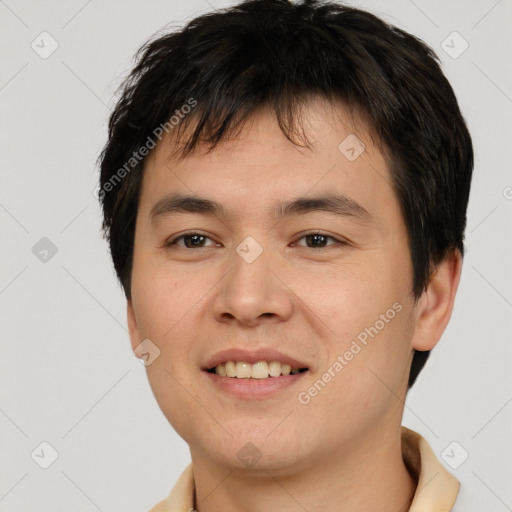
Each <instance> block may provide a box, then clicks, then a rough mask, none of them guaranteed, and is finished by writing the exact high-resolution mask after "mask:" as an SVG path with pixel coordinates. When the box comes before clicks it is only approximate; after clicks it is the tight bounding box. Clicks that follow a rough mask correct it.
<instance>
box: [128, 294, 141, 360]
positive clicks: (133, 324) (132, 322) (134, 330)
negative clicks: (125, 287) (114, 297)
mask: <svg viewBox="0 0 512 512" xmlns="http://www.w3.org/2000/svg"><path fill="white" fill-rule="evenodd" d="M126 313H127V314H126V316H127V319H128V331H129V333H130V342H131V345H132V351H133V352H134V353H135V349H136V348H137V347H138V346H139V345H140V343H141V341H142V340H141V339H140V333H139V329H138V327H137V318H136V317H135V311H134V310H133V304H132V301H131V299H129V300H128V302H127V312H126ZM135 355H136V356H137V357H138V358H139V359H140V356H139V355H137V354H136V353H135Z"/></svg>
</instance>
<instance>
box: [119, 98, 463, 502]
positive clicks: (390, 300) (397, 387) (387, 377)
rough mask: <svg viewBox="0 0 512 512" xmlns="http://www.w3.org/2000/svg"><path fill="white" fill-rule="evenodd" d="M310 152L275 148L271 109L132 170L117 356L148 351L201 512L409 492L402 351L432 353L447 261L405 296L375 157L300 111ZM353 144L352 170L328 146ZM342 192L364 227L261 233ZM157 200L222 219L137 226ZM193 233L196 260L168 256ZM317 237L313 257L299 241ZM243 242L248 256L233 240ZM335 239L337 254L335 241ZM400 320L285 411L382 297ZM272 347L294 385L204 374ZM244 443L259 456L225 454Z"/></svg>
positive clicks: (441, 317)
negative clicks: (206, 201)
mask: <svg viewBox="0 0 512 512" xmlns="http://www.w3.org/2000/svg"><path fill="white" fill-rule="evenodd" d="M304 113H305V119H306V120H307V123H306V125H305V130H306V134H307V136H308V139H309V140H310V141H311V142H312V148H311V149H308V148H300V147H297V146H294V145H293V144H292V143H291V142H290V141H288V140H287V139H286V138H285V136H284V135H283V133H282V132H281V130H280V129H279V127H278V125H277V123H276V120H275V118H274V117H273V115H272V114H271V112H270V110H268V109H266V108H262V109H260V110H258V111H257V112H256V113H255V114H254V115H253V116H252V117H251V119H250V121H249V122H247V123H246V124H245V125H244V127H243V129H242V131H241V132H240V133H239V134H238V135H237V136H236V137H234V138H231V139H230V140H225V141H223V142H221V144H220V145H219V146H217V148H216V149H215V150H213V151H212V152H211V153H210V154H207V153H206V150H205V149H204V148H201V149H200V150H197V151H196V152H194V153H193V154H192V155H189V156H187V157H186V158H185V159H183V160H178V159H176V158H171V157H170V156H169V155H170V153H169V150H170V148H172V147H173V146H172V145H173V140H172V138H168V139H164V140H162V141H161V142H160V143H159V144H158V145H157V147H156V148H155V149H154V150H153V151H152V153H151V154H150V155H149V156H148V158H147V160H146V162H145V169H144V178H143V184H142V191H141V195H140V202H139V210H138V215H137V221H136V229H135V244H134V260H133V272H132V297H131V300H129V301H128V325H129V330H130V338H131V345H132V349H133V350H136V348H137V346H138V345H139V344H140V343H141V341H142V340H144V339H147V338H148V339H150V340H151V341H152V342H153V343H154V344H155V345H157V346H158V348H159V349H160V351H161V353H160V357H158V358H157V359H156V360H155V361H154V362H153V363H152V364H151V365H149V366H147V367H146V370H147V376H148V380H149V382H150V385H151V388H152V390H153V393H154V395H155V398H156V400H157V402H158V404H159V406H160V408H161V410H162V411H163V413H164V415H165V416H166V418H167V419H168V421H169V422H170V423H171V425H172V426H173V427H174V429H175V430H176V431H177V433H178V434H179V435H180V436H181V437H182V438H183V439H184V440H185V441H186V442H187V443H188V445H189V447H190V453H191V457H192V462H193V467H194V478H195V485H196V503H195V507H196V509H197V510H199V511H200V512H210V511H218V510H224V511H226V512H229V511H235V510H246V511H260V510H263V509H270V508H271V509H272V510H282V511H292V510H294V511H295V510H303V509H305V510H308V511H309V512H315V511H320V510H322V511H325V510H337V511H340V512H343V511H353V510H358V511H361V512H363V511H373V510H375V509H376V507H378V509H379V510H382V511H385V510H389V511H390V512H395V511H399V510H408V506H409V505H410V502H411V500H412V497H413V494H414V492H415V488H416V482H415V481H414V479H413V478H412V477H411V476H410V475H409V473H408V471H407V469H406V467H405V465H404V463H403V461H402V457H401V447H400V425H401V420H402V415H403V407H404V404H403V402H404V400H405V396H406V391H407V378H408V373H409V368H410V364H411V360H412V355H413V349H417V350H430V349H432V348H433V347H434V346H435V345H436V343H437V342H438V341H439V338H440V337H441V334H442V332H443V331H444V329H445V327H446V325H447V323H448V321H449V318H450V315H451V312H452V308H453V302H454V297H455V293H456V290H457V286H458V283H459V278H460V272H461V258H460V254H459V253H458V252H457V251H454V252H453V253H451V254H450V255H449V256H448V257H447V258H446V260H445V261H444V262H442V263H441V264H440V265H439V266H438V268H437V271H436V272H435V273H434V275H433V277H432V279H431V281H430V284H429V286H428V288H427V290H426V291H425V292H424V293H423V295H422V296H421V298H420V299H419V301H417V302H415V301H414V297H413V295H412V293H411V290H412V282H413V273H412V263H411V259H410V252H409V247H408V236H407V230H406V227H405V223H404V219H403V217H402V214H401V210H400V207H399V203H398V200H397V198H396V196H395V193H394V191H393V189H392V187H391V179H390V174H389V169H388V168H387V165H386V161H385V159H384V155H383V154H382V152H381V151H380V150H379V149H378V147H377V146H376V145H374V144H373V142H372V138H371V137H370V131H369V129H368V127H367V126H366V125H365V124H364V122H362V121H361V122H358V123H355V124H354V120H353V119H352V118H351V117H350V115H349V112H348V110H347V109H346V108H345V107H344V106H343V105H342V104H338V103H336V104H335V105H334V108H333V104H331V103H327V102H326V101H323V100H320V99H316V100H310V102H309V103H308V104H307V105H306V107H305V110H304ZM349 134H356V135H357V137H358V138H359V139H360V140H361V141H362V142H363V143H364V145H365V147H366V149H365V151H364V152H363V153H362V154H361V155H360V156H359V157H358V158H357V159H356V160H354V161H349V160H348V159H347V158H346V157H345V156H344V155H343V154H342V153H341V152H340V151H339V149H338V145H339V144H340V142H341V141H343V140H344V139H345V138H346V137H347V136H348V135H349ZM325 191H328V192H332V191H335V192H338V193H343V194H345V195H347V196H349V197H350V198H352V199H354V200H356V201H357V202H358V203H360V204H361V205H363V206H364V207H365V208H366V209H367V210H368V212H369V213H370V214H371V216H372V218H373V221H372V223H370V224H367V225H366V224H363V223H361V222H358V221H356V220H354V219H352V218H351V217H347V216H336V215H334V214H332V213H327V212H312V213H307V214H305V215H299V216H296V217H290V218H285V219H282V220H280V221H279V222H278V221H276V218H275V217H273V216H272V214H271V213H270V211H271V209H272V207H273V205H274V203H275V202H276V201H278V200H287V199H292V198H295V197H298V196H302V195H308V196H310V195H316V194H320V193H321V192H325ZM171 192H181V193H184V194H193V195H194V194H195V195H198V196H201V197H207V198H210V199H213V200H216V201H218V202H220V203H222V204H223V205H224V207H225V208H226V210H227V211H228V213H229V215H228V216H227V217H225V218H217V217H207V216H202V215H199V214H190V213H179V214H173V215H172V216H167V217H161V218H159V219H158V222H155V223H152V222H150V218H149V214H150V211H151V209H152V207H153V206H154V205H155V204H156V202H157V201H158V200H159V199H161V198H163V197H164V196H166V195H167V194H168V193H171ZM189 230H192V231H196V230H197V231H199V232H200V234H203V235H206V236H208V237H209V238H206V239H205V240H204V242H203V243H202V244H200V245H199V248H197V247H193V246H192V248H190V247H191V246H190V245H189V248H187V246H186V245H185V243H184V242H186V240H183V239H182V240H181V241H177V245H173V246H170V247H167V248H166V247H165V242H166V241H168V240H170V239H171V237H173V236H175V235H179V234H180V233H184V232H186V231H189ZM315 230H322V231H323V232H325V233H326V234H327V235H328V236H332V237H333V238H334V239H325V240H324V246H320V247H324V248H317V247H316V246H315V245H314V240H313V241H311V239H309V241H308V237H306V238H304V234H305V233H310V232H312V231H313V232H314V231H315ZM248 236H252V237H253V238H254V239H255V240H257V242H258V243H259V244H260V245H261V246H262V248H263V252H262V254H261V255H260V256H259V257H258V258H257V259H256V260H255V261H253V262H252V263H250V264H249V263H247V262H246V261H245V260H244V259H242V258H241V257H240V256H239V255H238V253H237V252H236V248H237V246H238V245H239V244H240V243H241V242H242V241H243V240H244V239H245V238H246V237H248ZM336 240H341V241H345V242H346V244H345V245H338V244H336ZM397 302H398V303H400V305H401V306H402V309H401V311H400V312H399V313H397V314H396V316H395V317H394V318H393V319H392V320H390V321H389V322H388V323H386V324H385V327H384V328H383V329H382V330H380V331H379V333H378V335H377V336H375V337H374V338H373V339H371V338H370V339H369V341H368V344H367V345H366V346H364V348H363V349H362V350H361V351H360V352H359V353H358V354H357V355H355V356H354V358H353V359H352V360H351V361H349V362H348V364H346V366H344V368H343V370H342V371H340V372H339V373H337V374H336V377H334V378H333V379H332V380H331V381H330V382H329V383H328V384H327V385H326V386H325V388H324V389H322V390H321V392H319V393H318V394H317V395H316V396H314V397H313V398H311V400H310V401H309V403H308V404H302V403H300V402H299V400H298V399H297V395H298V393H299V392H301V391H305V390H307V389H308V388H309V387H310V386H311V385H312V384H313V383H314V382H315V381H317V380H318V379H319V378H321V376H322V374H323V373H325V372H326V371H327V370H328V368H329V367H332V365H333V363H334V362H335V361H336V360H337V356H338V355H343V354H344V353H345V352H346V350H348V349H349V348H350V346H351V343H352V342H353V340H354V339H355V338H356V336H357V335H358V334H359V333H360V332H361V331H363V330H364V329H365V328H367V327H369V326H373V325H375V322H376V321H377V320H379V318H380V316H379V315H381V314H383V313H385V312H386V311H387V310H388V309H390V308H391V307H392V305H393V304H394V303H397ZM233 347H242V348H249V349H255V348H259V347H274V348H277V349H278V350H280V351H282V352H284V353H286V354H289V355H291V356H293V357H295V358H296V359H298V360H300V361H304V362H306V363H307V365H308V367H309V372H308V373H307V374H306V375H304V376H303V377H302V378H301V382H300V384H299V385H294V386H292V387H288V388H286V389H284V390H281V391H279V392H278V393H276V394H275V395H273V396H271V397H269V398H267V399H263V400H242V399H239V398H235V397H233V396H231V395H227V394H224V393H221V392H220V391H219V390H218V389H216V388H215V387H214V386H213V385H212V384H211V383H210V382H209V379H208V378H207V377H206V376H205V375H204V373H203V372H202V370H201V369H200V368H201V365H203V364H204V363H205V362H206V360H207V359H208V358H209V357H211V356H212V355H213V354H215V353H216V352H218V351H219V350H222V349H226V348H233ZM248 442H250V443H252V444H253V445H254V446H256V447H257V450H258V451H259V453H261V458H260V459H259V460H258V462H257V463H256V464H255V465H254V466H251V467H248V466H246V465H244V464H243V463H242V461H241V460H240V459H239V458H238V457H237V453H238V452H239V450H240V449H241V448H242V447H244V445H246V443H248Z"/></svg>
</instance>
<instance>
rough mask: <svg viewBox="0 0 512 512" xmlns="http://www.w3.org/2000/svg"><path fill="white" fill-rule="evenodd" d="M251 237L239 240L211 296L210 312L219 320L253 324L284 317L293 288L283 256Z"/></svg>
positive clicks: (291, 303)
mask: <svg viewBox="0 0 512 512" xmlns="http://www.w3.org/2000/svg"><path fill="white" fill-rule="evenodd" d="M256 244H257V243H255V241H254V239H252V240H251V239H249V242H248V243H246V244H244V243H242V244H240V246H239V247H238V248H237V251H234V252H233V254H232V256H231V258H230V259H229V260H228V265H229V268H230V270H229V271H228V272H227V274H226V275H225V277H224V279H223V280H222V281H221V284H220V286H219V288H218V291H217V294H216V295H215V297H214V299H213V306H212V309H213V314H214V317H215V319H216V320H217V321H218V322H221V323H237V324H239V326H246V327H254V326H256V325H258V324H259V323H262V322H267V323H268V322H281V321H285V320H287V319H288V318H289V317H290V316H291V314H292V311H293V297H294V295H293V292H292V291H291V290H290V288H289V286H287V283H286V276H285V275H284V274H285V272H284V267H283V265H282V264H280V263H281V262H282V260H280V259H279V257H278V255H275V254H273V253H272V250H271V248H270V247H262V246H260V245H259V244H257V245H256Z"/></svg>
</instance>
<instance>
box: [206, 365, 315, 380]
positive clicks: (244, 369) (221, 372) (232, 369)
mask: <svg viewBox="0 0 512 512" xmlns="http://www.w3.org/2000/svg"><path fill="white" fill-rule="evenodd" d="M307 370H308V369H307V368H292V367H291V366H290V365H288V364H282V363H280V362H279V361H270V362H267V361H258V362H256V363H253V364H251V363H248V362H246V361H226V362H224V363H220V364H218V365H216V366H215V367H213V368H210V369H209V370H207V371H208V372H209V373H215V374H216V375H218V376H220V377H228V378H234V379H267V378H272V377H281V376H287V375H290V374H291V375H296V374H297V373H303V372H305V371H307Z"/></svg>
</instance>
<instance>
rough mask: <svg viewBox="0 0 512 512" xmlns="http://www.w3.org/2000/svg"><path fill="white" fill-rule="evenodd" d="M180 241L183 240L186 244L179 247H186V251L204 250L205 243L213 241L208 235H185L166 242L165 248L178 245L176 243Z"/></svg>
mask: <svg viewBox="0 0 512 512" xmlns="http://www.w3.org/2000/svg"><path fill="white" fill-rule="evenodd" d="M179 240H183V243H184V245H179V247H184V248H186V249H202V248H203V247H204V241H205V240H211V238H209V237H207V236H206V235H203V234H202V233H196V232H190V233H184V234H182V235H180V236H177V237H176V238H173V239H172V240H169V241H168V242H166V244H165V247H171V246H173V245H178V244H177V243H176V242H178V241H179Z"/></svg>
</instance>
